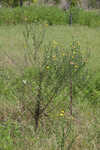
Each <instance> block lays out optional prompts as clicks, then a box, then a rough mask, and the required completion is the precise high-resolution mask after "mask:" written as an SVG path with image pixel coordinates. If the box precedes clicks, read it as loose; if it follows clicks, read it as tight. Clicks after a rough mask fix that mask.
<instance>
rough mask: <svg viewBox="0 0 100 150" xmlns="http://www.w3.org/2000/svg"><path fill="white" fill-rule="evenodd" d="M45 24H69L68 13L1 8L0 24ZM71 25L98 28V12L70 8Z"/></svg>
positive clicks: (58, 10) (53, 8) (32, 7)
mask: <svg viewBox="0 0 100 150" xmlns="http://www.w3.org/2000/svg"><path fill="white" fill-rule="evenodd" d="M36 21H37V22H45V21H46V22H47V23H48V24H50V25H53V24H56V25H59V24H69V11H67V12H64V11H63V10H60V9H58V8H57V7H44V6H37V5H34V6H30V7H23V8H19V7H17V8H13V9H12V8H6V9H5V8H1V9H0V24H1V25H2V24H19V23H25V22H26V23H33V22H36ZM72 22H73V24H80V25H87V26H94V27H96V26H100V16H99V13H98V12H92V11H89V12H88V11H85V10H82V9H79V8H72Z"/></svg>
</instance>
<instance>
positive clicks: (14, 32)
mask: <svg viewBox="0 0 100 150" xmlns="http://www.w3.org/2000/svg"><path fill="white" fill-rule="evenodd" d="M23 31H24V25H16V26H14V25H10V26H0V53H1V55H0V66H9V67H11V68H12V67H13V66H14V65H13V64H14V63H16V65H17V69H18V68H19V67H18V66H19V65H23V62H24V60H23V55H24V45H25V44H24V37H23ZM73 39H78V40H79V41H80V45H81V48H82V49H83V50H84V51H85V52H86V51H87V50H88V49H90V53H91V56H90V58H89V69H90V70H91V72H93V73H94V74H95V72H97V73H98V72H99V70H100V28H88V27H86V26H85V27H84V26H77V25H76V26H72V27H69V26H63V25H62V26H60V25H57V26H56V25H54V26H48V27H47V31H46V37H45V39H44V43H48V42H49V41H53V40H56V41H57V42H58V43H59V44H60V43H62V44H64V45H66V46H67V47H69V44H70V43H71V42H72V40H73ZM10 58H11V59H10ZM13 62H14V63H13ZM16 65H15V66H16ZM14 71H16V70H14ZM16 72H17V71H16ZM12 79H13V76H12ZM9 82H10V81H9V80H8V84H9ZM0 86H1V85H0ZM59 98H60V97H59ZM67 98H68V97H65V100H64V104H63V106H59V107H58V108H55V111H54V113H53V115H54V116H53V117H52V118H53V119H52V120H51V121H50V122H49V121H48V120H47V122H45V120H43V123H44V124H43V126H42V127H41V130H40V132H39V133H37V134H35V133H34V131H33V122H31V124H30V120H29V118H30V117H29V115H30V114H27V116H26V118H25V119H23V120H22V121H19V120H18V121H16V118H17V117H18V116H20V114H18V110H19V105H18V104H17V103H16V105H15V103H13V99H12V101H7V100H5V101H2V98H1V100H0V121H1V122H2V117H4V119H5V120H6V121H7V119H8V120H9V121H8V122H7V125H6V130H5V128H3V127H2V128H0V129H2V134H3V135H4V140H3V144H4V145H5V143H6V141H7V140H8V145H9V147H10V149H8V147H6V148H5V149H4V150H12V149H14V150H26V149H27V150H28V149H29V150H60V148H59V149H58V148H57V142H56V136H55V134H54V133H53V134H52V135H47V133H48V132H49V128H50V129H51V127H52V128H54V129H56V128H59V124H57V123H58V122H57V121H59V120H60V117H58V116H57V115H58V114H56V110H59V113H60V110H61V108H64V109H65V120H67V122H66V128H65V129H67V128H68V127H69V123H70V121H71V122H72V130H71V132H70V134H69V136H68V139H67V140H66V141H65V146H66V147H67V146H68V144H69V143H70V141H71V139H72V138H73V136H75V135H77V137H76V139H75V142H74V143H73V145H72V148H71V150H99V149H100V109H99V105H96V106H93V105H90V104H89V103H88V101H86V99H84V100H82V101H81V97H79V98H78V100H77V99H74V102H73V105H74V106H73V118H71V117H70V115H69V112H68V111H69V110H68V108H65V107H64V106H65V103H68V102H69V101H68V99H67ZM3 100H4V99H3ZM3 108H4V109H3ZM10 118H12V119H10ZM54 121H55V122H56V125H54ZM12 122H13V123H14V126H13V123H12ZM46 123H47V124H48V128H45V124H46ZM15 126H16V128H15ZM14 129H15V130H14ZM42 129H43V130H44V133H43V131H42ZM0 131H1V130H0ZM14 131H15V132H14ZM10 132H11V137H12V139H13V141H14V143H13V142H12V139H10V135H9V133H10ZM13 132H14V133H15V137H14V136H13ZM60 133H61V130H60ZM60 136H61V135H60V134H59V135H58V137H59V138H61V137H60ZM0 138H1V137H0ZM4 145H3V146H4ZM0 146H1V145H0ZM66 147H65V149H66V150H68V149H67V148H66Z"/></svg>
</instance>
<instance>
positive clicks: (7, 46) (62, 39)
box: [0, 25, 100, 71]
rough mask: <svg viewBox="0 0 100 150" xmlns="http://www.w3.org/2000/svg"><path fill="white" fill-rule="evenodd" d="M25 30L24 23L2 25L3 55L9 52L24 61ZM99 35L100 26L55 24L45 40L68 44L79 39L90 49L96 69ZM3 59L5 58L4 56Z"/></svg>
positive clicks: (0, 49)
mask: <svg viewBox="0 0 100 150" xmlns="http://www.w3.org/2000/svg"><path fill="white" fill-rule="evenodd" d="M23 31H24V25H16V26H14V25H11V26H1V27H0V35H1V36H0V52H1V54H2V55H3V53H4V52H8V53H9V55H10V56H11V57H12V58H13V57H14V58H15V57H18V58H19V60H20V61H22V57H21V55H23V51H24V37H23ZM99 37H100V28H88V27H84V26H72V27H69V26H63V25H62V26H59V25H57V26H56V25H54V26H49V27H48V28H47V31H46V37H45V40H44V42H47V43H48V42H49V41H53V40H56V41H57V42H59V43H63V44H64V45H66V46H68V45H69V43H70V42H71V41H72V39H73V38H75V39H78V40H79V41H80V43H81V48H82V49H84V51H85V50H87V49H90V53H91V59H90V63H89V66H90V68H91V69H92V70H94V71H96V70H98V69H99V68H100V42H99ZM1 59H3V57H2V58H1ZM3 60H4V59H3ZM19 60H18V61H19ZM16 61H17V60H16Z"/></svg>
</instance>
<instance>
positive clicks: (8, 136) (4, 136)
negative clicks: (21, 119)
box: [0, 120, 20, 150]
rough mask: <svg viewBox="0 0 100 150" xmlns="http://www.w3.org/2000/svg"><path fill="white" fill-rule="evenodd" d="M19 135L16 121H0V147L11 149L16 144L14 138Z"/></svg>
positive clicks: (3, 149)
mask: <svg viewBox="0 0 100 150" xmlns="http://www.w3.org/2000/svg"><path fill="white" fill-rule="evenodd" d="M17 137H20V127H19V126H18V124H17V123H14V122H12V121H10V120H9V121H6V122H2V123H0V148H1V149H2V150H11V149H13V148H14V144H15V143H16V144H17V141H16V138H17Z"/></svg>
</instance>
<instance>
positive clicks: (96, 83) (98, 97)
mask: <svg viewBox="0 0 100 150" xmlns="http://www.w3.org/2000/svg"><path fill="white" fill-rule="evenodd" d="M85 97H86V99H87V100H88V102H89V103H90V104H92V105H95V106H96V105H99V104H100V74H99V73H96V75H95V76H93V77H92V79H91V80H90V82H89V83H88V86H87V89H86V90H85Z"/></svg>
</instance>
